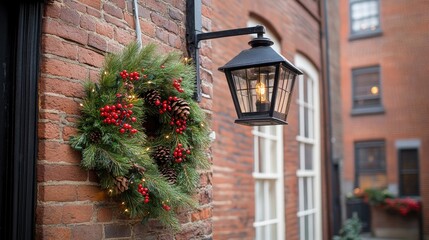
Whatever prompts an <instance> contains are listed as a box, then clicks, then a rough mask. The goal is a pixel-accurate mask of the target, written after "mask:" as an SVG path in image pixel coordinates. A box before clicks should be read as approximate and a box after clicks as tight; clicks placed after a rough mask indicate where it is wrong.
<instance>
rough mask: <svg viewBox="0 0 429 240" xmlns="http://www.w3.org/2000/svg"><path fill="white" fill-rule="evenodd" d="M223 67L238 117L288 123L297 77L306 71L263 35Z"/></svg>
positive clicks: (250, 122)
mask: <svg viewBox="0 0 429 240" xmlns="http://www.w3.org/2000/svg"><path fill="white" fill-rule="evenodd" d="M249 45H251V46H252V48H250V49H248V50H244V51H242V52H241V53H240V54H238V55H237V56H236V57H234V58H233V59H232V60H231V61H229V62H228V63H227V64H225V66H223V67H220V68H219V70H220V71H223V72H225V75H226V78H227V81H228V85H229V89H230V91H231V95H232V99H233V101H234V105H235V109H236V111H237V116H238V119H237V120H235V123H238V124H243V125H248V126H261V125H278V124H287V122H286V118H287V114H288V112H289V105H290V101H291V95H292V90H293V86H294V84H295V79H296V77H297V75H301V74H302V72H301V71H300V70H299V69H298V68H296V67H295V66H294V65H293V64H292V63H290V62H289V61H288V60H287V59H286V58H284V57H283V56H281V55H280V54H278V53H277V52H276V51H274V49H272V48H271V47H270V46H271V45H273V42H272V41H271V40H270V39H269V38H264V37H263V35H262V34H258V37H257V38H255V39H253V40H252V41H250V42H249Z"/></svg>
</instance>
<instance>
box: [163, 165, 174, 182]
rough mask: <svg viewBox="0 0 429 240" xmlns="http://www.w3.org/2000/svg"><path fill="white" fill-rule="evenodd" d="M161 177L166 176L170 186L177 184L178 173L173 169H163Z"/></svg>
mask: <svg viewBox="0 0 429 240" xmlns="http://www.w3.org/2000/svg"><path fill="white" fill-rule="evenodd" d="M161 175H162V176H164V177H165V179H167V182H168V183H170V184H175V183H176V182H177V173H176V171H175V170H174V169H172V168H162V169H161Z"/></svg>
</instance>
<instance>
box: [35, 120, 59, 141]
mask: <svg viewBox="0 0 429 240" xmlns="http://www.w3.org/2000/svg"><path fill="white" fill-rule="evenodd" d="M37 131H38V136H39V138H41V139H59V138H60V127H59V125H58V123H50V122H40V123H39V124H38V128H37Z"/></svg>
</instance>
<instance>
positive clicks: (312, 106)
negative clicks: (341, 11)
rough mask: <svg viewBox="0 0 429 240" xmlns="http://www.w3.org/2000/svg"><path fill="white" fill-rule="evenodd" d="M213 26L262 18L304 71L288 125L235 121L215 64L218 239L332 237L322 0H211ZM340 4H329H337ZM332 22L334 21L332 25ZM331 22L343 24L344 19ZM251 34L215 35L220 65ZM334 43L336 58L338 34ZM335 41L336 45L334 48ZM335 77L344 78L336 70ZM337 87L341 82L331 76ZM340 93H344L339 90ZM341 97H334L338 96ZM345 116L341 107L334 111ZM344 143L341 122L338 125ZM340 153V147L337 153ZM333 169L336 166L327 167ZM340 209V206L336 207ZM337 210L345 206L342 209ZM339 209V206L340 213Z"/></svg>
mask: <svg viewBox="0 0 429 240" xmlns="http://www.w3.org/2000/svg"><path fill="white" fill-rule="evenodd" d="M212 3H213V4H212V8H211V9H208V10H211V12H212V26H213V30H214V31H216V30H224V29H232V28H239V27H245V26H254V25H257V24H260V25H264V26H265V27H266V28H267V35H268V36H269V37H270V38H271V39H272V40H273V41H274V42H275V45H274V48H275V49H276V51H278V52H280V53H281V54H282V55H284V56H285V57H286V58H288V59H289V60H291V61H292V62H293V63H294V64H295V65H296V66H297V67H298V68H300V69H301V70H302V71H303V72H304V73H305V74H304V76H303V77H302V78H300V79H299V81H297V85H296V86H295V91H294V94H293V97H292V98H293V101H292V105H291V110H290V113H289V116H288V121H289V125H288V126H277V127H255V128H251V127H246V126H241V125H236V124H232V122H233V121H234V120H235V119H236V113H235V110H234V108H233V106H232V105H231V104H230V102H231V101H232V100H231V97H230V94H229V92H228V90H227V89H228V85H227V83H226V81H225V80H224V79H223V78H224V76H223V73H221V72H217V71H215V72H213V81H212V84H210V86H213V131H215V133H216V140H215V141H214V143H213V148H212V149H213V205H214V210H213V221H214V235H213V236H214V239H284V237H286V238H287V239H328V238H329V237H328V236H329V234H331V233H332V230H331V227H332V226H331V224H332V221H331V220H330V219H331V218H333V216H332V215H333V214H331V212H330V210H329V209H331V208H330V206H331V205H330V204H332V202H333V201H330V200H328V198H330V194H331V191H330V189H329V187H328V185H330V183H329V182H330V181H331V178H326V176H327V175H326V173H327V171H328V168H329V169H330V168H331V167H332V165H331V159H332V155H330V154H331V151H329V152H328V150H327V148H328V146H330V144H329V143H327V142H326V139H327V138H328V139H330V138H331V137H328V136H330V134H332V133H331V132H328V128H327V126H328V120H329V119H330V117H328V114H329V113H328V111H326V109H328V108H327V104H328V99H327V98H328V96H329V94H326V88H327V81H326V77H325V75H324V74H325V71H323V70H322V69H323V66H324V64H326V62H325V61H326V58H325V55H324V54H323V48H325V46H324V41H322V40H323V39H322V38H321V37H322V36H324V34H322V35H321V34H320V33H321V32H324V31H325V29H324V28H323V27H322V26H323V24H322V22H323V18H322V16H323V14H322V10H323V7H324V5H323V4H322V3H323V1H321V2H319V1H300V0H298V1H296V0H294V1H292V0H291V1H251V0H248V1H213V2H212ZM336 9H337V5H335V4H333V5H332V6H331V9H330V10H331V11H332V13H334V16H333V17H334V18H335V16H336V15H335V14H338V12H337V11H336ZM327 28H328V26H327ZM329 28H336V29H338V25H336V24H333V25H330V26H329ZM250 39H251V37H250V36H242V37H234V38H225V39H218V40H212V41H211V42H210V43H209V44H210V46H211V53H212V56H213V58H212V59H213V62H210V61H205V60H204V59H203V65H204V62H206V64H207V65H206V66H208V67H210V66H215V67H218V66H222V65H224V64H225V63H226V62H227V61H228V60H229V59H231V58H232V57H233V56H235V55H236V54H237V53H238V52H239V51H241V50H244V49H247V48H248V46H246V43H247V42H248V41H249V40H250ZM332 39H333V41H331V42H329V46H331V45H334V48H332V49H334V50H332V49H331V50H330V51H331V54H333V55H334V57H333V60H332V61H337V64H336V65H334V66H333V71H335V70H338V56H339V55H338V45H335V43H336V42H335V39H338V38H335V37H334V38H332ZM335 46H336V47H337V50H335ZM333 76H334V77H335V76H336V78H332V80H331V81H335V80H338V77H337V76H338V72H335V73H334V74H333ZM331 85H332V86H334V87H333V91H336V92H338V91H339V85H338V84H337V83H334V84H331ZM337 96H338V95H337ZM334 100H335V99H334ZM333 115H335V117H334V118H336V120H337V121H338V123H340V122H339V120H340V119H339V110H338V108H337V110H336V111H334V114H333ZM337 129H338V132H337V133H336V134H337V136H339V137H338V141H339V142H340V143H341V137H340V134H339V133H340V132H341V128H337ZM337 155H339V156H341V154H340V153H339V154H337ZM329 171H331V170H329ZM338 211H339V209H338ZM338 213H339V212H338ZM339 216H340V215H339V214H338V217H339Z"/></svg>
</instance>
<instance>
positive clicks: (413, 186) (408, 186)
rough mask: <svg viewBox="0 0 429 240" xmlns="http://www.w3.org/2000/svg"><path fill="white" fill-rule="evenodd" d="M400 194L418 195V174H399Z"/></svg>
mask: <svg viewBox="0 0 429 240" xmlns="http://www.w3.org/2000/svg"><path fill="white" fill-rule="evenodd" d="M400 184H401V186H400V188H401V195H403V196H418V195H419V175H418V174H402V175H401V183H400Z"/></svg>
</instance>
